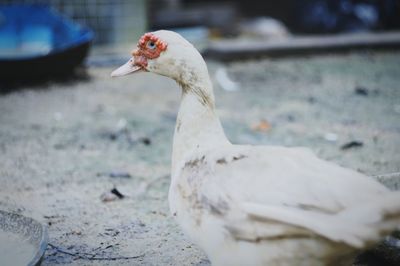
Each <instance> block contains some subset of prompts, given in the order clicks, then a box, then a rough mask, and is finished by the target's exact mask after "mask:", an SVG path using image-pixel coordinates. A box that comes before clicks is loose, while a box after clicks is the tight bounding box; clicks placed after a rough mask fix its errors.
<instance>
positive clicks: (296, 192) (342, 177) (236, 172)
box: [179, 146, 400, 247]
mask: <svg viewBox="0 0 400 266" xmlns="http://www.w3.org/2000/svg"><path fill="white" fill-rule="evenodd" d="M179 174H180V175H181V176H182V177H184V178H183V179H185V178H186V179H185V180H186V181H187V182H185V185H183V186H184V187H186V189H183V190H185V191H187V193H188V194H190V195H192V196H193V197H192V199H193V198H195V199H196V200H197V201H196V204H198V205H201V207H202V208H204V209H206V210H209V211H210V212H211V213H213V214H215V215H220V216H221V220H222V221H223V223H224V226H225V228H227V230H228V231H229V232H230V234H231V235H232V236H233V237H236V238H238V239H244V240H251V239H253V240H260V239H263V238H276V237H285V236H300V235H308V236H309V235H318V236H320V237H324V238H327V239H330V240H332V241H336V242H344V243H347V244H348V245H351V246H355V247H361V246H363V245H364V244H365V243H366V242H367V241H369V240H371V239H376V238H377V237H379V234H380V233H381V232H382V230H385V229H387V230H390V229H393V228H392V227H393V225H392V224H390V225H388V224H385V225H383V224H382V225H381V227H382V230H371V225H372V224H374V223H378V222H380V221H381V220H382V219H384V217H383V216H384V215H385V214H387V213H392V214H395V215H398V213H397V212H399V211H400V197H399V196H398V195H396V197H395V198H390V199H389V198H388V194H390V192H388V190H387V189H386V188H385V187H383V186H382V185H380V184H379V183H377V182H375V181H373V180H372V179H370V178H368V177H366V176H364V175H361V174H359V173H357V172H355V171H352V170H349V169H345V168H342V167H340V166H338V165H335V164H332V163H330V162H327V161H324V160H321V159H319V158H317V157H316V156H315V155H314V154H313V153H312V152H311V151H309V150H307V149H303V148H284V147H253V146H227V147H225V148H221V149H218V150H217V149H216V150H214V151H210V152H205V153H201V154H198V155H196V156H194V157H193V158H191V159H188V160H187V161H186V163H185V164H184V165H183V167H182V168H181V172H180V173H179ZM395 199H397V200H398V201H399V202H395V203H390V202H392V201H393V200H395ZM389 205H390V206H389ZM383 206H387V209H388V210H389V209H390V211H388V212H383V211H382V210H383ZM197 207H198V206H197ZM267 224H268V225H267Z"/></svg>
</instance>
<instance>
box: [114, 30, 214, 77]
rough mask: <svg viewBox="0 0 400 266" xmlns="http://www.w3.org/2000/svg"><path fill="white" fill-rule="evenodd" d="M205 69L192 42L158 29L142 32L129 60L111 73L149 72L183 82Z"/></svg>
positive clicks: (119, 74)
mask: <svg viewBox="0 0 400 266" xmlns="http://www.w3.org/2000/svg"><path fill="white" fill-rule="evenodd" d="M204 70H205V72H207V68H206V66H205V63H204V60H203V58H202V57H201V55H200V53H199V52H198V51H197V50H196V48H194V47H193V45H192V44H191V43H189V42H188V41H187V40H186V39H184V38H183V37H182V36H181V35H179V34H178V33H176V32H173V31H167V30H160V31H155V32H149V33H146V34H144V35H143V36H142V37H141V38H140V39H139V41H138V43H137V48H136V49H134V50H133V51H132V57H131V59H130V60H129V61H128V62H127V63H125V64H124V65H122V66H121V67H119V68H118V69H116V70H114V71H113V72H112V73H111V76H112V77H119V76H125V75H128V74H132V73H137V72H140V71H148V72H153V73H156V74H159V75H163V76H167V77H170V78H172V79H175V80H176V81H178V82H183V83H184V82H185V79H187V78H190V76H193V75H194V74H196V73H199V72H202V71H203V72H204ZM188 75H189V76H188Z"/></svg>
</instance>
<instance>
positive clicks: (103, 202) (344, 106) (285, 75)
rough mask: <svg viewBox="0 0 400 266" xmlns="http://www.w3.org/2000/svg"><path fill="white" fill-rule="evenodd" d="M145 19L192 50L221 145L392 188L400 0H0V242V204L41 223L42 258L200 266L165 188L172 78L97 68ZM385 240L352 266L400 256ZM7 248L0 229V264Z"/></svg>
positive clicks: (398, 124)
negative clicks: (299, 156)
mask: <svg viewBox="0 0 400 266" xmlns="http://www.w3.org/2000/svg"><path fill="white" fill-rule="evenodd" d="M157 29H170V30H174V31H177V32H179V33H181V34H182V35H183V36H184V37H186V38H187V39H189V40H190V41H191V42H193V44H194V45H195V46H196V47H197V48H198V49H199V50H200V52H201V53H202V54H203V55H204V57H205V60H206V62H207V66H208V69H209V74H210V76H211V80H212V83H213V86H214V92H215V96H216V105H217V112H218V115H219V116H220V118H221V122H222V125H223V127H224V129H225V131H226V135H227V136H228V138H229V139H230V140H231V141H232V143H238V144H254V145H283V146H306V147H309V148H311V149H312V150H313V151H314V152H315V153H317V154H318V155H319V156H320V157H322V158H324V159H327V160H330V161H333V162H335V163H338V164H340V165H343V166H345V167H349V168H352V169H355V170H357V171H359V172H362V173H365V174H367V175H369V176H373V177H374V178H376V179H378V180H379V181H381V182H382V183H384V184H385V185H386V186H388V187H389V188H390V189H392V190H399V189H400V174H399V172H400V156H399V154H400V51H399V48H400V0H280V1H267V0H265V1H258V0H246V1H239V0H236V1H233V0H231V1H211V0H190V1H189V0H147V1H146V0H113V1H112V0H80V1H78V0H21V1H19V0H8V1H7V0H0V184H1V185H0V240H2V239H6V238H5V237H4V235H2V234H4V230H3V229H4V228H6V229H7V228H8V229H9V228H13V226H14V225H15V224H14V225H12V226H4V223H3V222H1V221H4V219H2V217H3V216H4V215H6V214H4V213H3V212H2V211H5V212H6V213H12V214H18V215H24V216H29V217H32V218H34V219H35V220H37V221H38V222H39V223H38V224H36V225H38V226H35V227H34V228H41V225H43V224H44V225H46V226H47V228H48V232H49V239H48V240H49V245H48V246H46V245H40V247H41V249H40V250H41V253H40V255H41V256H42V255H43V253H44V257H43V261H42V265H93V266H97V265H104V266H105V265H197V266H208V265H210V263H209V261H208V260H207V258H206V257H205V255H204V254H203V253H202V251H201V250H199V249H198V248H197V247H196V246H195V245H193V244H192V243H191V241H190V240H188V239H187V238H186V236H185V235H184V234H183V233H182V231H181V229H180V228H179V227H178V226H177V224H176V223H175V221H174V220H173V218H172V217H171V215H170V214H169V209H168V203H167V200H166V199H167V194H168V186H169V182H170V176H169V175H170V163H171V146H172V137H173V132H174V127H175V120H176V115H177V112H178V108H179V103H180V95H181V94H180V93H181V92H180V90H179V89H178V86H177V84H176V83H175V82H174V81H172V80H170V79H168V78H166V77H161V76H157V75H154V74H151V73H137V74H135V75H132V76H127V77H123V78H118V79H111V78H110V73H111V72H112V71H113V70H114V69H115V68H117V67H118V66H119V65H121V64H123V63H125V62H126V61H127V60H128V59H129V58H130V52H131V50H132V49H133V48H134V47H135V46H136V42H137V40H138V38H139V37H140V36H141V35H142V34H143V33H144V32H147V31H152V30H157ZM388 173H395V174H394V175H389V177H388V175H385V176H386V177H388V178H378V177H377V176H380V175H382V174H388ZM396 173H397V174H396ZM288 185H290V184H288ZM9 217H15V216H9ZM11 220H12V219H11ZM25 221H26V220H25ZM20 225H21V223H20ZM29 228H32V226H31V227H29ZM22 231H23V232H32V231H33V230H32V229H26V228H25V229H22ZM6 236H7V235H6ZM7 239H8V238H7ZM15 239H17V238H15ZM24 239H25V242H26V239H28V238H26V237H25V238H24ZM32 243H33V242H32ZM32 243H31V242H30V243H29V244H32ZM399 243H400V237H399V234H397V236H393V237H391V238H388V239H387V241H386V242H384V243H382V244H381V245H379V246H378V247H377V248H376V249H372V250H371V251H369V252H366V253H363V254H362V255H361V256H360V257H359V258H358V259H357V261H356V262H357V263H355V264H354V265H360V266H361V265H363V266H378V265H379V266H381V265H385V266H392V265H393V266H394V265H400V259H399V254H400V251H399V246H400V244H399ZM25 244H26V243H25ZM33 244H35V243H33ZM19 247H24V245H23V243H22V244H21V243H20V242H17V241H14V242H12V241H11V240H9V239H8V240H7V241H0V265H4V256H6V255H8V259H10V261H11V262H14V259H15V257H17V258H19V259H23V258H25V257H22V256H21V254H22V251H20V250H19V249H18V248H19ZM40 250H39V251H40ZM24 252H25V251H24ZM3 254H5V255H3ZM28 255H29V254H28ZM28 257H29V256H28ZM26 264H27V263H26ZM26 264H25V265H26ZM10 265H16V264H14V263H11V264H10ZM21 265H24V264H23V263H22V264H21ZM31 265H33V264H31Z"/></svg>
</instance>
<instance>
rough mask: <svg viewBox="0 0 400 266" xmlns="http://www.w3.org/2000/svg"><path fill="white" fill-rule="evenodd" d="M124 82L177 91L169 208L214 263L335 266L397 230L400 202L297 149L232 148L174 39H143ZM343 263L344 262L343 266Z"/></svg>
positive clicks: (205, 88)
mask: <svg viewBox="0 0 400 266" xmlns="http://www.w3.org/2000/svg"><path fill="white" fill-rule="evenodd" d="M132 55H133V57H132V58H131V60H129V62H127V63H126V64H125V65H123V66H121V67H120V68H118V69H117V70H115V71H114V72H113V73H112V76H122V75H126V74H129V73H134V72H138V71H150V72H153V73H157V74H160V75H163V76H167V77H170V78H172V79H174V80H175V81H176V82H177V83H178V84H179V85H180V87H181V88H182V100H181V106H180V110H179V114H178V118H177V122H176V128H175V135H174V143H173V154H172V173H171V178H172V180H171V186H170V190H169V204H170V209H171V212H172V214H173V215H174V216H175V217H176V219H177V221H178V223H179V224H180V225H181V227H182V228H183V229H184V231H185V232H186V233H187V234H188V235H189V236H190V237H191V238H192V240H193V241H195V242H196V243H197V244H198V245H199V246H200V247H201V248H202V249H203V250H204V251H205V252H206V254H207V255H208V257H209V259H210V260H211V262H212V264H213V265H230V266H232V265H307V266H309V265H340V264H341V263H344V262H346V261H348V259H350V260H351V258H352V256H353V255H354V253H355V252H356V251H357V250H360V249H364V248H367V247H369V246H371V245H372V244H374V243H376V242H377V241H379V240H380V239H381V238H382V237H383V236H384V235H386V234H388V233H390V232H391V231H393V230H394V229H395V228H396V227H397V225H398V224H399V222H400V194H398V193H394V192H390V191H389V190H388V189H386V188H385V187H383V186H382V185H380V184H379V183H377V182H375V181H373V180H372V179H371V178H369V177H367V176H364V175H362V174H360V173H358V172H355V171H353V170H349V169H345V168H342V167H340V166H338V165H335V164H333V163H330V162H327V161H324V160H321V159H319V158H317V157H316V156H315V155H314V154H313V153H312V152H311V151H309V150H308V149H304V148H286V147H272V146H271V147H269V146H247V145H232V144H231V143H230V142H229V141H228V140H227V138H226V136H225V134H224V131H223V129H222V127H221V123H220V121H219V119H218V117H217V115H216V113H215V104H214V94H213V89H212V84H211V81H210V78H209V75H208V70H207V66H206V64H205V62H204V60H203V58H202V57H201V55H200V54H199V52H198V51H197V50H196V49H195V48H194V47H193V46H192V44H190V43H189V42H188V41H186V40H185V39H184V38H183V37H181V36H180V35H179V34H177V33H174V32H171V31H165V30H162V31H156V32H153V33H147V34H145V35H144V36H143V37H142V38H141V39H140V40H139V43H138V45H137V49H136V50H135V51H133V53H132ZM349 264H350V263H349Z"/></svg>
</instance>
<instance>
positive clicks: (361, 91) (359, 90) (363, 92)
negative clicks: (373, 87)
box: [354, 87, 369, 96]
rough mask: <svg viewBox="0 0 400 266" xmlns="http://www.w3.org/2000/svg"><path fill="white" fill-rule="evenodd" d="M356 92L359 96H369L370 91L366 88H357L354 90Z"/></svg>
mask: <svg viewBox="0 0 400 266" xmlns="http://www.w3.org/2000/svg"><path fill="white" fill-rule="evenodd" d="M354 92H355V93H356V94H357V95H360V96H368V94H369V91H368V89H367V88H364V87H356V88H355V89H354Z"/></svg>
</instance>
